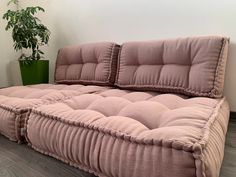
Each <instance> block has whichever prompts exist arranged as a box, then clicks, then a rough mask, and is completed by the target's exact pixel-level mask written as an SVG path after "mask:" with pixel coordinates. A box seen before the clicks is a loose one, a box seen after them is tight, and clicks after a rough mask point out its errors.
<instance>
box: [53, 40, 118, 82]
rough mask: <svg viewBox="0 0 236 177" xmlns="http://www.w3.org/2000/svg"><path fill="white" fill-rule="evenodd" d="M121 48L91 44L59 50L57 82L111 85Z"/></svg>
mask: <svg viewBox="0 0 236 177" xmlns="http://www.w3.org/2000/svg"><path fill="white" fill-rule="evenodd" d="M118 52H119V46H118V45H116V44H115V43H109V42H103V43H91V44H83V45H76V46H70V47H65V48H62V49H60V50H59V52H58V56H57V62H56V70H55V82H56V83H63V84H75V83H79V84H97V85H110V84H113V83H114V81H115V74H116V64H117V57H118Z"/></svg>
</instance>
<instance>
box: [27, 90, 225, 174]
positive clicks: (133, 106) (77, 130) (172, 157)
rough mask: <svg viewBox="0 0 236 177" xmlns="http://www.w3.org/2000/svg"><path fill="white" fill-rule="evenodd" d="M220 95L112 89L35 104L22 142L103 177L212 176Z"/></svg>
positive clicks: (221, 123)
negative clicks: (197, 95)
mask: <svg viewBox="0 0 236 177" xmlns="http://www.w3.org/2000/svg"><path fill="white" fill-rule="evenodd" d="M228 118H229V107H228V103H227V102H226V100H225V98H221V99H212V98H204V97H195V98H187V97H184V96H180V95H175V94H158V93H154V92H130V91H127V90H119V89H110V90H106V91H102V92H101V93H99V94H83V95H79V96H76V97H73V98H71V99H68V100H66V101H64V102H61V103H55V104H50V105H47V106H45V105H43V106H40V107H38V108H34V109H33V110H32V112H31V114H30V116H29V119H28V121H27V141H28V142H29V144H30V145H31V146H32V147H33V148H34V149H35V150H37V151H39V152H41V153H44V154H47V155H50V156H53V157H55V158H57V159H60V160H62V161H64V162H66V163H68V164H70V165H72V166H75V167H78V168H80V169H83V170H85V171H88V172H91V173H94V174H95V175H98V176H100V177H217V176H219V171H220V167H221V162H222V159H223V155H224V141H225V134H226V131H227V124H228Z"/></svg>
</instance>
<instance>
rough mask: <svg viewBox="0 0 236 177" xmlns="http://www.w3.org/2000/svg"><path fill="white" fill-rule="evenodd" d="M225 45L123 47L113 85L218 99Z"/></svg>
mask: <svg viewBox="0 0 236 177" xmlns="http://www.w3.org/2000/svg"><path fill="white" fill-rule="evenodd" d="M228 44H229V39H228V38H224V37H218V36H210V37H196V38H181V39H175V40H163V41H147V42H127V43H124V44H123V45H122V46H121V51H120V55H119V58H118V71H117V77H116V85H117V86H118V87H120V88H126V89H127V88H130V89H136V90H152V91H163V92H174V93H181V94H185V95H189V96H208V97H214V98H216V97H221V96H222V93H223V85H224V73H225V65H226V59H227V51H228Z"/></svg>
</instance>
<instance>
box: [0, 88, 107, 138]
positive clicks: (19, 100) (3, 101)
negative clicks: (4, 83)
mask: <svg viewBox="0 0 236 177" xmlns="http://www.w3.org/2000/svg"><path fill="white" fill-rule="evenodd" d="M106 89H107V88H106V87H100V86H83V85H71V86H68V85H53V84H41V85H33V86H16V87H9V88H5V89H0V133H1V134H3V135H5V136H6V137H8V138H9V139H11V140H13V141H20V140H21V139H22V137H23V135H24V130H25V127H24V124H25V120H26V118H27V116H28V113H29V111H30V110H31V108H33V107H38V106H39V105H42V104H44V105H47V104H49V103H55V102H59V101H62V100H65V99H68V98H71V97H72V96H76V95H80V94H83V93H95V92H99V91H102V90H106Z"/></svg>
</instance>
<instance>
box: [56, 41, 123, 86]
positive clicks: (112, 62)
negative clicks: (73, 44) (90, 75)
mask: <svg viewBox="0 0 236 177" xmlns="http://www.w3.org/2000/svg"><path fill="white" fill-rule="evenodd" d="M102 45H103V46H102ZM105 45H106V46H105ZM101 46H102V47H103V48H101V49H103V50H104V51H103V52H101V53H100V54H99V56H97V55H98V54H97V49H98V48H99V45H98V46H97V47H96V48H91V52H93V53H94V55H93V56H94V57H96V61H97V63H96V64H99V63H103V64H105V65H106V66H108V67H105V68H104V70H106V71H107V72H106V75H104V76H103V79H102V80H96V79H95V77H94V79H92V80H88V79H81V77H79V79H68V76H67V75H66V76H65V77H64V79H57V77H56V74H55V82H56V83H67V84H70V83H73V84H75V83H80V84H95V85H96V84H98V85H110V84H112V83H113V82H114V77H115V73H114V72H115V69H116V65H117V55H118V50H119V45H116V44H114V43H102V44H101ZM77 50H78V49H77ZM79 50H80V52H79V55H80V58H81V60H82V69H81V70H83V68H84V65H85V64H86V63H89V62H86V61H85V59H84V57H83V56H82V52H83V49H82V48H81V47H80V48H79ZM59 51H60V52H58V58H57V62H56V70H55V73H57V72H56V71H57V69H58V68H59V67H60V66H61V64H59V62H58V61H60V60H62V58H61V49H60V50H59ZM99 57H105V58H106V60H107V61H103V60H101V62H99ZM66 62H67V63H68V60H66ZM68 65H71V64H69V63H68ZM96 67H97V65H96ZM76 78H78V77H76Z"/></svg>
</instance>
